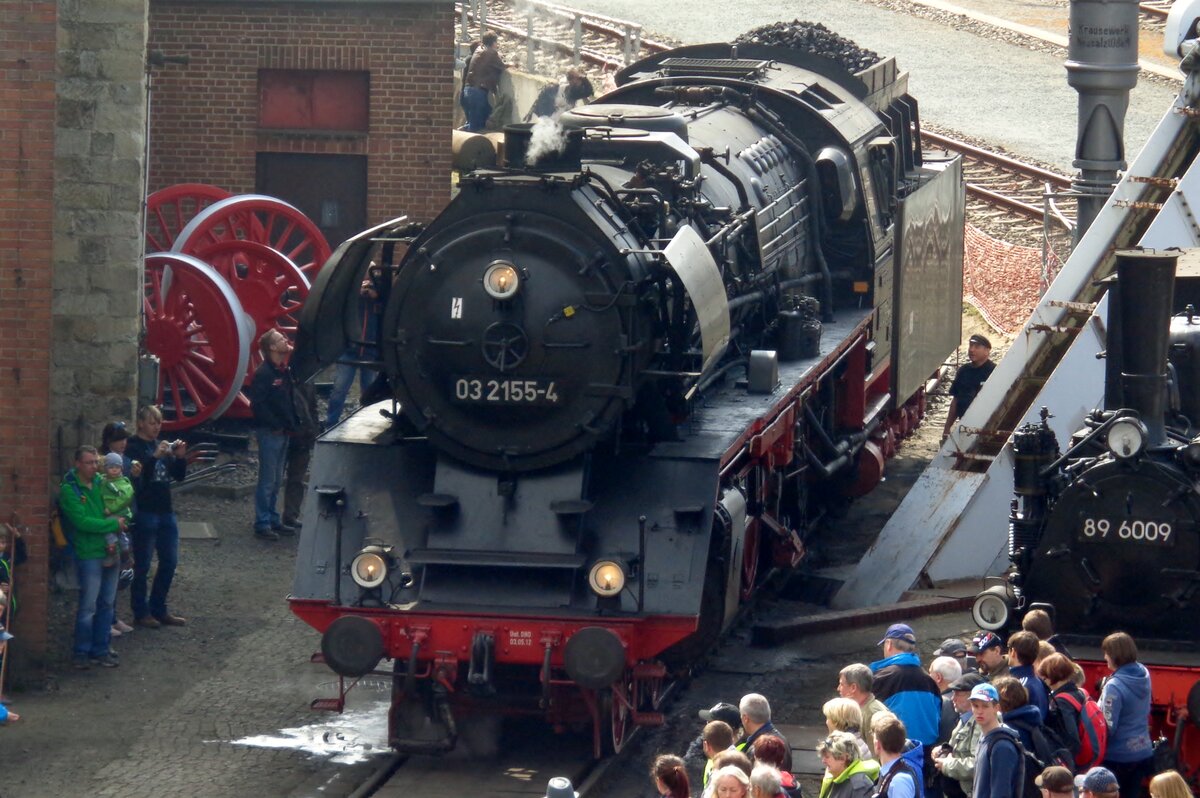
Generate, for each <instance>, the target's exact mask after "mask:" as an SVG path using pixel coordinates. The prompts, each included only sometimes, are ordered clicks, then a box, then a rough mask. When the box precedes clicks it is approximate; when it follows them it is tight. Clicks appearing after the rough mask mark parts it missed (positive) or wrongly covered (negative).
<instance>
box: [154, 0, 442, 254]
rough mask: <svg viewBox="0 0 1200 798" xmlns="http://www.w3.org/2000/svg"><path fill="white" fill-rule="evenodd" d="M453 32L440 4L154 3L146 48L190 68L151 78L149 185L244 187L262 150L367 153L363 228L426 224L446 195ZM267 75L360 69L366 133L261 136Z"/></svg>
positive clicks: (177, 68) (252, 0)
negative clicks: (366, 83)
mask: <svg viewBox="0 0 1200 798" xmlns="http://www.w3.org/2000/svg"><path fill="white" fill-rule="evenodd" d="M453 37H454V6H453V4H452V3H449V2H445V0H441V1H440V2H430V3H409V2H403V3H402V2H397V3H386V2H384V3H380V2H375V3H362V4H358V3H354V2H328V3H312V2H299V3H294V4H293V3H287V2H270V1H264V0H259V1H258V2H255V0H247V2H243V3H237V4H233V3H212V2H196V0H152V2H151V8H150V48H151V49H161V50H163V51H164V53H166V54H167V55H171V56H175V55H187V56H189V57H190V59H191V61H190V63H189V64H188V65H186V66H174V65H171V66H167V67H164V68H162V69H159V70H156V72H155V74H154V83H153V99H152V106H151V133H150V136H151V154H150V188H151V190H152V191H153V190H155V189H158V188H163V187H165V186H169V185H173V184H175V183H185V182H200V183H212V184H214V185H218V186H220V187H222V188H225V189H227V190H229V191H232V192H235V193H244V192H251V191H253V190H254V188H255V155H256V153H258V152H290V153H324V154H353V155H365V156H367V158H368V164H367V173H368V185H367V191H368V198H367V216H368V222H369V223H371V224H374V223H376V222H379V221H383V220H385V219H388V218H391V217H393V216H396V215H399V214H401V213H406V214H408V215H409V216H410V217H413V218H416V219H422V220H428V219H431V218H432V217H433V216H434V215H436V214H437V212H438V211H439V210H441V208H442V206H443V205H444V204H445V203H446V201H447V200H448V199H449V190H450V168H451V167H450V129H451V125H452V121H451V120H452V109H453V104H454V88H453V75H454V60H453V59H454V38H453ZM268 68H269V69H329V70H336V69H350V70H365V71H368V72H369V73H370V95H371V96H370V129H369V132H368V133H367V135H366V136H352V135H345V134H343V135H340V136H337V135H316V134H310V135H297V134H288V133H282V132H275V131H272V132H266V131H262V132H260V131H259V130H258V128H257V121H258V90H257V80H258V70H259V69H268ZM332 243H333V244H334V245H335V246H336V244H337V243H339V242H332Z"/></svg>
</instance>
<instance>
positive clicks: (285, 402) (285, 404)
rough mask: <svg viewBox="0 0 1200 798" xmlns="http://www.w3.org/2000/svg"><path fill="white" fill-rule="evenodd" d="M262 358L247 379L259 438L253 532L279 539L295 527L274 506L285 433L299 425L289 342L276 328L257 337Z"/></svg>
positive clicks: (282, 459)
mask: <svg viewBox="0 0 1200 798" xmlns="http://www.w3.org/2000/svg"><path fill="white" fill-rule="evenodd" d="M258 348H259V351H261V352H262V356H263V362H262V365H261V366H259V367H258V370H257V371H255V372H254V379H253V380H251V382H250V391H249V396H250V407H251V408H252V409H253V411H254V423H255V425H256V429H255V430H254V434H255V437H256V438H257V439H258V488H257V490H255V492H254V534H255V536H256V537H259V538H261V539H263V540H279V536H280V535H295V534H296V529H295V527H290V526H287V525H285V524H284V523H283V522H282V520H281V519H280V517H279V512H278V511H277V510H276V509H275V504H276V500H277V499H278V498H279V487H280V485H281V484H282V483H283V467H284V463H285V462H286V459H287V449H288V436H289V435H291V434H293V433H295V432H296V431H297V429H298V426H299V425H298V424H297V421H296V398H295V386H294V384H293V383H292V372H291V370H290V369H289V368H288V366H287V360H288V356H289V355H290V354H291V352H292V345H291V343H290V342H288V339H287V337H286V336H284V334H283V333H281V332H280V331H279V330H267V331H266V332H265V333H263V335H262V337H261V338H259V339H258Z"/></svg>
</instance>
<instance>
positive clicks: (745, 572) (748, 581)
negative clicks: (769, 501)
mask: <svg viewBox="0 0 1200 798" xmlns="http://www.w3.org/2000/svg"><path fill="white" fill-rule="evenodd" d="M760 527H761V523H760V522H759V521H751V522H750V523H748V524H746V535H745V537H744V538H743V539H742V589H741V597H742V601H749V600H750V597H751V596H753V595H754V581H755V580H756V579H758V559H759V557H758V546H759V539H760V538H761V537H762V536H761V535H760V534H759V529H760Z"/></svg>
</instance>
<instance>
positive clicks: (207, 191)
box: [146, 183, 233, 252]
mask: <svg viewBox="0 0 1200 798" xmlns="http://www.w3.org/2000/svg"><path fill="white" fill-rule="evenodd" d="M231 196H233V195H232V194H230V193H229V192H228V191H226V190H225V189H223V188H217V187H216V186H210V185H207V184H205V183H180V184H179V185H176V186H169V187H167V188H164V189H160V190H158V191H155V192H154V193H153V194H151V195H150V196H149V197H147V198H146V251H147V252H166V251H167V250H169V249H170V248H171V245H172V244H173V243H175V239H176V237H177V236H178V235H179V232H180V231H181V230H183V228H184V227H186V226H187V223H188V222H190V221H191V220H192V219H193V218H195V216H196V215H197V214H199V213H200V212H201V211H203V210H204V209H205V208H207V207H208V206H209V205H212V204H213V203H216V202H220V201H221V200H223V199H228V198H229V197H231Z"/></svg>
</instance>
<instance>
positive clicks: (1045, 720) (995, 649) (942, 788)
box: [547, 609, 1192, 798]
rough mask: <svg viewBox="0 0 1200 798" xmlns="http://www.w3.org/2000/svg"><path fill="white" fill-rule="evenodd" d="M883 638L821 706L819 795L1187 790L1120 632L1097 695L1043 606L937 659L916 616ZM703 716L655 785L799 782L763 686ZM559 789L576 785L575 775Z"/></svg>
mask: <svg viewBox="0 0 1200 798" xmlns="http://www.w3.org/2000/svg"><path fill="white" fill-rule="evenodd" d="M879 646H880V647H881V649H882V657H881V658H880V659H879V660H877V661H875V662H871V663H869V664H864V663H852V664H849V665H846V666H845V667H843V668H842V669H841V670H840V672H839V673H838V681H837V695H836V696H835V697H831V698H830V699H829V700H828V701H826V702H825V704H824V705H823V707H822V714H823V715H824V719H825V726H826V729H827V731H828V736H827V737H825V738H824V739H823V740H822V741H821V742H820V743H818V744H817V746H816V753H817V754H818V756H819V757H820V760H821V763H822V764H823V765H824V768H825V772H824V775H823V777H822V780H821V785H820V789H819V795H818V796H816V797H815V798H1141V796H1143V795H1144V794H1145V793H1146V791H1147V789H1146V785H1147V783H1148V792H1149V795H1150V796H1151V798H1191V796H1192V793H1191V791H1190V789H1189V787H1188V784H1187V782H1186V781H1185V779H1184V778H1183V777H1182V776H1181V775H1180V774H1179V773H1178V772H1177V771H1175V770H1171V769H1164V770H1162V772H1157V773H1156V770H1158V768H1156V767H1155V757H1154V747H1153V745H1152V742H1151V738H1150V673H1149V671H1148V670H1147V669H1146V668H1145V666H1143V665H1142V664H1141V663H1139V662H1138V650H1137V644H1136V643H1135V641H1134V640H1133V638H1132V637H1130V636H1129V635H1128V634H1126V633H1124V632H1114V633H1113V634H1110V635H1108V636H1107V637H1106V638H1105V639H1104V640H1103V642H1102V644H1101V650H1102V652H1103V654H1104V658H1105V662H1106V664H1107V666H1108V670H1109V671H1110V674H1109V676H1108V677H1107V678H1105V679H1104V680H1103V682H1102V684H1101V686H1100V689H1099V693H1098V695H1096V696H1094V697H1093V696H1091V695H1089V693H1088V692H1087V690H1086V689H1085V686H1084V681H1085V678H1084V673H1083V670H1082V668H1081V667H1080V666H1079V665H1078V664H1076V663H1075V662H1074V661H1072V659H1071V656H1070V652H1069V651H1068V650H1067V648H1066V646H1065V645H1064V644H1063V642H1062V641H1061V640H1060V639H1059V637H1058V636H1057V635H1055V634H1054V630H1053V628H1052V625H1051V620H1050V617H1049V615H1048V614H1047V613H1045V612H1044V611H1042V610H1037V609H1035V610H1032V611H1030V612H1029V613H1027V614H1026V615H1025V618H1024V622H1023V628H1022V629H1021V631H1018V632H1015V633H1013V634H1012V635H1009V636H1008V638H1007V639H1006V640H1005V639H1003V638H1001V636H1000V635H998V634H996V633H994V632H980V633H979V634H977V635H975V636H974V637H973V638H972V639H971V640H970V642H969V643H968V642H966V641H964V640H959V639H948V640H945V641H944V642H943V643H942V644H941V645H940V646H939V647H938V648H937V649H936V650H935V651H934V652H933V657H932V659H931V660H930V662H929V664H928V667H924V666H922V664H921V660H920V655H919V653H918V641H917V637H916V634H915V633H914V632H913V629H912V627H911V626H909V625H908V624H904V623H897V624H893V625H892V626H890V627H889V628H888V629H887V630H886V632H885V633H884V635H883V638H882V639H880V641H879ZM699 715H700V720H701V721H703V722H704V725H703V726H702V727H701V729H700V734H699V736H698V737H697V738H696V739H695V740H694V741H693V742H692V744H691V746H690V747H689V748H688V750H687V752H686V753H684V755H683V756H682V757H681V756H677V755H675V754H663V755H661V756H659V757H657V759H655V760H654V763H653V767H652V768H651V774H650V775H651V781H652V784H653V787H654V790H655V794H656V795H658V796H662V798H798V797H799V796H800V795H801V788H800V786H799V784H798V783H797V781H796V779H795V776H794V775H793V773H792V772H791V771H792V761H791V756H792V750H791V747H790V746H789V745H788V743H787V741H786V740H785V739H784V737H783V735H782V734H781V733H780V731H779V729H777V728H776V727H775V726H774V725H773V724H772V722H771V708H770V704H769V702H768V700H767V699H766V698H765V697H764V696H762V695H759V694H756V693H751V694H749V695H746V696H743V697H742V699H741V701H740V702H739V703H738V704H737V705H736V706H735V705H733V704H731V703H720V704H717V705H716V706H714V707H712V708H711V709H705V710H701V711H700V713H699ZM689 762H695V763H700V762H702V763H703V764H702V767H700V768H693V770H698V771H699V772H700V779H699V781H700V783H699V784H693V783H692V781H691V780H690V779H689V776H688V773H689V768H688V764H689ZM562 781H564V782H565V780H562ZM560 788H562V789H563V790H566V791H563V792H561V793H558V794H561V795H570V794H572V793H571V792H570V791H569V789H568V788H569V782H566V784H565V786H563V785H561V784H560ZM547 795H548V798H554V795H556V794H555V793H553V792H552V791H549V790H548V793H547Z"/></svg>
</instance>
